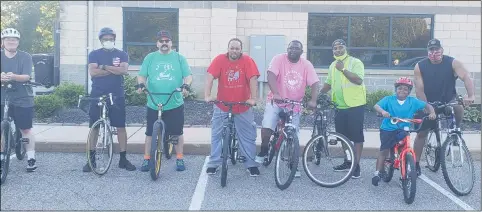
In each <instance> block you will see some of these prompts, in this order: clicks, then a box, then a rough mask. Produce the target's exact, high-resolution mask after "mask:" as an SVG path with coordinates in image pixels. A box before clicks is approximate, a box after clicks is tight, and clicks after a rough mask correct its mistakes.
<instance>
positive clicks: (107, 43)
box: [102, 41, 114, 49]
mask: <svg viewBox="0 0 482 212" xmlns="http://www.w3.org/2000/svg"><path fill="white" fill-rule="evenodd" d="M102 46H103V47H104V48H105V49H113V48H114V42H112V41H105V42H104V43H102Z"/></svg>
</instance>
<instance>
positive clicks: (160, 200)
mask: <svg viewBox="0 0 482 212" xmlns="http://www.w3.org/2000/svg"><path fill="white" fill-rule="evenodd" d="M36 155H37V156H36V157H37V161H38V169H37V171H36V172H34V173H27V172H26V171H25V168H26V163H27V162H26V161H25V160H23V161H18V160H17V159H16V158H15V157H14V158H13V159H12V160H11V166H10V173H9V174H8V178H7V181H6V182H5V184H3V185H2V186H1V210H2V211H6V210H478V211H480V210H481V201H480V199H481V189H480V187H481V184H480V179H481V176H480V173H481V164H480V161H474V162H475V168H476V170H475V173H476V184H475V185H474V188H473V190H472V192H471V193H470V194H469V195H468V196H463V197H456V196H455V194H454V193H452V192H451V191H450V190H449V188H448V187H447V186H446V184H445V181H444V179H443V176H442V172H441V170H439V171H438V172H436V173H432V172H430V171H429V170H427V169H423V170H422V171H423V175H422V176H421V177H420V178H419V179H418V180H417V193H416V197H415V202H414V203H412V204H411V205H408V204H406V203H405V202H404V201H403V193H402V189H401V187H400V185H399V182H398V177H399V176H400V175H399V172H395V175H394V178H393V180H392V181H391V182H389V183H384V182H381V183H380V185H379V186H378V187H375V186H373V185H371V177H372V175H373V174H372V173H373V171H374V166H375V160H374V159H368V158H367V159H362V163H361V170H362V173H361V174H362V177H361V178H360V179H350V180H349V181H348V182H346V183H345V184H344V185H341V186H339V187H336V188H323V187H320V186H317V185H315V184H314V183H313V182H311V181H310V179H309V178H308V177H306V175H305V173H304V171H302V172H301V173H302V176H301V178H295V180H294V182H293V183H292V184H291V186H290V187H289V188H288V189H286V190H284V191H281V190H279V189H278V188H277V187H276V184H275V182H274V164H271V165H270V166H269V167H261V168H260V171H261V175H260V176H258V177H250V176H249V174H248V173H247V172H246V170H245V169H244V168H243V166H242V164H239V163H238V164H236V165H235V166H232V165H231V167H230V169H229V171H228V182H227V186H226V187H225V188H222V187H221V185H220V174H219V172H218V173H217V174H216V175H213V176H208V175H206V174H205V167H204V164H205V162H206V157H205V156H192V155H187V156H185V161H186V166H187V170H186V171H184V172H176V171H175V160H174V159H171V160H168V161H166V163H164V164H163V166H162V168H161V169H162V170H161V174H160V175H161V177H160V178H159V179H158V180H157V181H152V180H151V178H150V176H149V173H148V172H140V171H139V169H138V170H136V171H132V172H129V171H126V170H122V169H119V168H118V167H117V164H118V160H119V157H118V155H117V154H116V155H115V157H114V159H113V163H112V166H111V169H110V170H109V172H108V173H107V174H105V175H104V176H101V177H98V176H96V175H95V174H94V173H83V172H82V166H83V165H84V164H85V154H83V153H50V152H48V153H47V152H38V153H36ZM128 159H129V160H130V161H131V162H132V163H133V164H134V165H136V167H137V168H139V166H140V163H141V162H142V155H128ZM300 168H301V169H302V166H300Z"/></svg>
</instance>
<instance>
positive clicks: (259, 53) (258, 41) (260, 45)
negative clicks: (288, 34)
mask: <svg viewBox="0 0 482 212" xmlns="http://www.w3.org/2000/svg"><path fill="white" fill-rule="evenodd" d="M285 52H286V46H285V36H284V35H251V36H250V39H249V56H251V58H253V60H254V62H256V65H257V66H258V71H259V73H260V76H259V78H258V81H259V82H268V76H267V71H268V66H269V63H270V62H271V59H273V57H274V56H276V55H277V54H281V53H285Z"/></svg>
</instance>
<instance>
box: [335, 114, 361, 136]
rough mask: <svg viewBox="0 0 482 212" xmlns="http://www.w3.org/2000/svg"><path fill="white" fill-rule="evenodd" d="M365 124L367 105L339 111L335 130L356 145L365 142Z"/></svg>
mask: <svg viewBox="0 0 482 212" xmlns="http://www.w3.org/2000/svg"><path fill="white" fill-rule="evenodd" d="M364 122H365V105H362V106H358V107H352V108H348V109H337V110H336V116H335V130H336V132H337V133H341V134H343V135H344V136H346V137H347V138H348V139H350V141H352V142H354V143H360V142H365V136H364V134H363V124H364Z"/></svg>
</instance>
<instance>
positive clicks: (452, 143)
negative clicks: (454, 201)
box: [440, 134, 475, 196]
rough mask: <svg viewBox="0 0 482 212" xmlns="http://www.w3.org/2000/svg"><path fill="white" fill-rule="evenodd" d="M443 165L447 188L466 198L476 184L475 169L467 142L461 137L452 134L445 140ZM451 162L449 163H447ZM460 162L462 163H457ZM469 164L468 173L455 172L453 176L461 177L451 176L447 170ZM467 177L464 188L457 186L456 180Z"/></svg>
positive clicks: (442, 157)
mask: <svg viewBox="0 0 482 212" xmlns="http://www.w3.org/2000/svg"><path fill="white" fill-rule="evenodd" d="M441 153H442V154H441V155H440V156H441V158H440V159H441V160H440V161H441V165H442V173H443V176H444V179H445V183H447V186H448V187H449V188H450V190H452V191H453V192H454V193H455V194H457V195H459V196H464V195H467V194H469V193H470V192H471V191H472V188H473V187H474V184H475V169H474V161H473V160H472V156H471V155H470V152H469V149H468V148H467V146H466V145H465V141H464V140H463V138H462V137H461V136H460V135H457V134H451V135H449V136H447V139H446V140H445V142H444V144H443V146H442V151H441ZM447 160H449V161H447ZM454 160H455V161H457V160H460V162H455V161H454ZM464 161H465V162H467V167H468V170H467V171H462V170H460V171H454V172H453V174H460V176H450V175H449V172H448V170H447V168H455V167H460V166H463V163H464ZM464 177H467V178H469V179H468V180H467V181H466V182H467V185H466V186H462V185H461V184H459V185H457V186H456V185H455V183H454V181H455V180H461V179H462V178H464Z"/></svg>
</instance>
